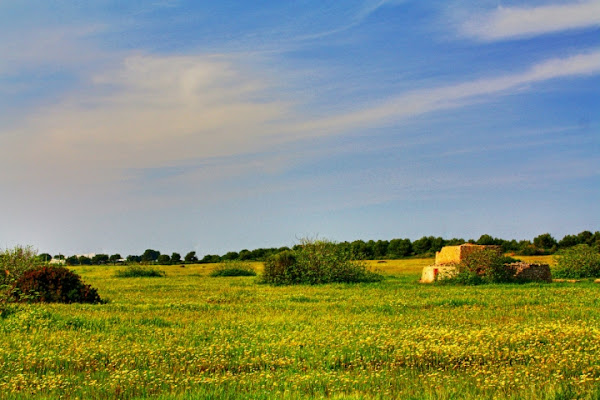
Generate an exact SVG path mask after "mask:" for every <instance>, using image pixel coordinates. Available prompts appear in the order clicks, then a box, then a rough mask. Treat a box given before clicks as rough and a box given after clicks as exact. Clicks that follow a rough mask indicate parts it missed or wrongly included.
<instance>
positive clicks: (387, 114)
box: [299, 50, 600, 135]
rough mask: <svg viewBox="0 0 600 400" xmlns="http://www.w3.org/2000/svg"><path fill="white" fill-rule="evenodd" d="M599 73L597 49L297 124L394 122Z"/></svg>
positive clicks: (316, 128)
mask: <svg viewBox="0 0 600 400" xmlns="http://www.w3.org/2000/svg"><path fill="white" fill-rule="evenodd" d="M599 73H600V50H594V51H591V52H589V53H583V54H577V55H574V56H571V57H566V58H556V59H551V60H547V61H544V62H541V63H539V64H536V65H534V66H532V67H531V68H529V69H528V70H527V71H525V72H523V73H517V74H511V75H505V76H500V77H492V78H484V79H478V80H474V81H468V82H464V83H459V84H455V85H450V86H443V87H437V88H427V89H419V90H415V91H412V92H408V93H404V94H401V95H399V96H397V97H395V98H392V99H390V100H388V101H386V102H384V103H383V104H381V105H378V106H375V107H371V108H363V109H358V110H354V111H353V112H349V113H345V114H340V115H336V116H333V117H328V118H323V119H320V120H313V121H310V122H307V123H305V124H301V125H299V128H300V129H301V130H302V131H303V132H315V134H317V135H319V134H323V133H324V132H331V131H337V130H343V129H352V128H359V127H363V126H365V125H368V124H373V123H382V122H389V121H397V120H400V119H403V118H409V117H412V116H416V115H420V114H424V113H428V112H432V111H435V110H443V109H449V108H456V107H462V106H465V105H469V104H472V103H474V102H478V101H483V100H485V98H486V97H489V96H499V95H503V94H508V93H513V92H514V91H515V90H523V89H525V88H526V87H527V86H528V85H531V84H535V83H540V82H543V81H548V80H551V79H557V78H566V77H576V76H585V75H595V74H599Z"/></svg>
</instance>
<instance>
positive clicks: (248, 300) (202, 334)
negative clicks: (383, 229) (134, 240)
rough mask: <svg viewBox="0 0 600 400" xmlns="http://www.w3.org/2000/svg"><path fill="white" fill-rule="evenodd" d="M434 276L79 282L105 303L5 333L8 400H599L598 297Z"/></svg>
mask: <svg viewBox="0 0 600 400" xmlns="http://www.w3.org/2000/svg"><path fill="white" fill-rule="evenodd" d="M431 261H432V260H403V261H388V262H385V263H375V262H374V263H372V264H371V265H372V266H373V267H374V268H377V269H380V270H381V272H382V273H383V274H384V275H386V276H387V278H388V279H386V280H384V281H383V282H381V283H376V284H360V285H324V286H316V287H308V286H294V287H271V286H266V285H261V284H257V283H256V279H255V278H253V277H239V278H210V277H208V276H207V274H208V273H209V272H210V270H211V268H213V266H211V265H194V266H186V267H185V268H181V267H179V266H171V267H165V268H164V270H165V271H166V273H167V276H166V277H165V278H115V277H114V271H115V269H118V268H119V267H108V266H107V267H76V268H73V269H74V270H75V271H76V272H78V273H79V274H81V275H82V277H83V279H84V281H85V282H86V283H90V284H92V286H94V287H96V288H98V291H99V293H100V295H101V296H102V297H103V298H108V299H110V301H109V303H107V304H102V305H79V304H74V305H22V306H19V307H18V308H17V309H16V312H14V313H12V314H10V315H7V316H5V317H3V318H0V338H1V343H2V345H1V346H0V398H1V399H17V398H18V399H21V398H22V399H30V398H81V399H106V398H123V399H130V398H163V399H167V398H168V399H171V398H173V399H179V398H181V399H187V398H190V399H202V398H255V399H256V398H265V399H267V398H269V399H271V398H291V399H294V398H322V397H331V398H356V399H370V398H402V399H408V398H413V399H449V398H473V399H480V398H511V399H568V398H590V399H592V398H593V399H598V398H600V296H598V294H599V292H600V285H597V284H594V283H586V282H582V283H553V284H528V285H491V286H480V287H450V286H433V285H420V284H418V283H417V280H418V278H419V274H420V271H421V268H422V266H424V265H427V264H429V263H431Z"/></svg>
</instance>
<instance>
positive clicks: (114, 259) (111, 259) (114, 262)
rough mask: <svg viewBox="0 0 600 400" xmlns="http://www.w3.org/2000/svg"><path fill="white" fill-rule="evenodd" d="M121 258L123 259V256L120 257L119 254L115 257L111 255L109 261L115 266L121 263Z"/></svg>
mask: <svg viewBox="0 0 600 400" xmlns="http://www.w3.org/2000/svg"><path fill="white" fill-rule="evenodd" d="M121 258H122V257H121V255H120V254H119V253H117V254H113V255H111V256H110V257H109V260H110V262H111V263H113V265H114V264H116V263H117V261H119V260H120V259H121Z"/></svg>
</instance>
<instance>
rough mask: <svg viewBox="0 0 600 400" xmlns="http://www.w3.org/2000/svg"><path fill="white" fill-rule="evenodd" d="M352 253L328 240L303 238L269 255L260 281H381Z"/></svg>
mask: <svg viewBox="0 0 600 400" xmlns="http://www.w3.org/2000/svg"><path fill="white" fill-rule="evenodd" d="M381 279H382V276H381V275H379V274H375V273H373V272H370V271H368V270H367V267H366V264H365V263H364V262H360V261H356V260H354V259H353V257H352V254H351V252H350V251H349V250H348V249H345V248H343V247H341V246H337V245H336V243H334V242H331V241H328V240H308V239H304V240H302V241H301V243H300V244H299V245H298V246H295V248H294V250H293V251H284V252H282V253H279V254H277V255H274V256H271V257H270V258H269V259H267V261H266V262H265V271H264V273H263V281H264V282H265V283H270V284H274V285H293V284H308V285H316V284H322V283H333V282H339V283H351V282H374V281H380V280H381Z"/></svg>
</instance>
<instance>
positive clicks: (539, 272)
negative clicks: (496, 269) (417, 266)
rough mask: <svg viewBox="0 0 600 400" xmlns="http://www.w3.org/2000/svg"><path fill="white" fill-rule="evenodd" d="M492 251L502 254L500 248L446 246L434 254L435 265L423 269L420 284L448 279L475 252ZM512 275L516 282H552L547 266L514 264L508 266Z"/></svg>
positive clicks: (469, 245)
mask: <svg viewBox="0 0 600 400" xmlns="http://www.w3.org/2000/svg"><path fill="white" fill-rule="evenodd" d="M483 250H494V251H497V252H498V253H499V254H501V253H502V248H501V247H500V246H483V245H477V244H471V243H465V244H462V245H460V246H446V247H443V248H442V249H441V250H440V251H438V252H436V253H435V265H430V266H428V267H425V268H423V272H422V274H421V280H420V282H421V283H432V282H435V281H437V280H438V279H443V278H449V277H451V276H452V275H453V274H455V273H456V265H457V264H460V263H461V262H462V261H464V260H465V258H466V257H467V256H468V255H469V254H473V253H475V252H477V251H483ZM506 268H509V269H511V270H512V275H513V276H514V278H515V280H516V281H518V282H552V274H551V273H550V267H549V266H548V265H547V264H528V263H525V262H516V263H512V264H508V265H507V266H506Z"/></svg>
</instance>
